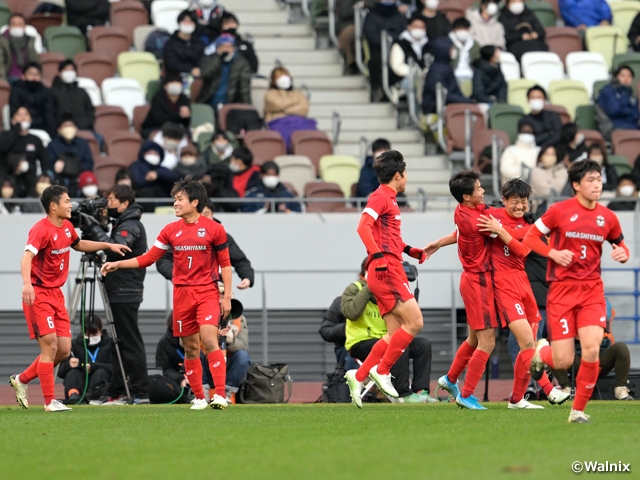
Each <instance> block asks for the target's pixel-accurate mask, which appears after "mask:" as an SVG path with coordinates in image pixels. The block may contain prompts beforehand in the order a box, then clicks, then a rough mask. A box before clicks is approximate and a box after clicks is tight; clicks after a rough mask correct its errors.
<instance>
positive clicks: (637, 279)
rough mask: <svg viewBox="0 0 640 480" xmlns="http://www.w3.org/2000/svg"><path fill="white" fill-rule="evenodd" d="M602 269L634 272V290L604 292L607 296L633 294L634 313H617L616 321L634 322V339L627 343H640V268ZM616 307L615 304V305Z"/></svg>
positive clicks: (605, 269) (604, 269)
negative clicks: (619, 314)
mask: <svg viewBox="0 0 640 480" xmlns="http://www.w3.org/2000/svg"><path fill="white" fill-rule="evenodd" d="M602 271H603V272H604V271H607V272H633V290H632V291H630V292H629V291H624V292H620V291H607V290H605V292H604V294H605V296H606V297H621V296H626V297H628V296H631V297H633V301H634V306H633V315H621V316H618V315H616V318H615V319H616V321H626V322H634V323H635V324H634V339H633V340H632V341H629V340H626V339H625V342H626V343H640V335H639V333H640V332H639V329H640V268H603V269H602ZM612 303H613V302H612ZM614 308H615V306H614Z"/></svg>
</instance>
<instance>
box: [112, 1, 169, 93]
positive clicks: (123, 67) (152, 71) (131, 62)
mask: <svg viewBox="0 0 640 480" xmlns="http://www.w3.org/2000/svg"><path fill="white" fill-rule="evenodd" d="M161 3H162V2H161ZM118 73H120V76H121V77H123V78H133V79H135V80H137V81H138V83H139V84H140V86H141V87H142V89H143V90H144V91H145V92H146V91H147V85H148V83H149V81H151V80H158V79H159V78H160V65H159V64H158V60H156V57H155V56H154V55H153V54H152V53H149V52H122V53H120V54H119V55H118Z"/></svg>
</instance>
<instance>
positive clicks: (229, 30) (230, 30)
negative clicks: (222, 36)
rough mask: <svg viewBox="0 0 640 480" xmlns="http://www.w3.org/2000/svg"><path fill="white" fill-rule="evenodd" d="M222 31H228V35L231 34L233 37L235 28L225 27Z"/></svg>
mask: <svg viewBox="0 0 640 480" xmlns="http://www.w3.org/2000/svg"><path fill="white" fill-rule="evenodd" d="M222 33H228V34H229V35H233V36H234V37H235V35H236V29H235V28H227V29H226V30H223V31H222Z"/></svg>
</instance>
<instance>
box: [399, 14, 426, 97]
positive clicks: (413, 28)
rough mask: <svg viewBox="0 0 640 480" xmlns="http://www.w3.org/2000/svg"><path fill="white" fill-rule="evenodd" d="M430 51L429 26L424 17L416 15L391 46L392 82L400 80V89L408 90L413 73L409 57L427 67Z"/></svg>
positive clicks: (422, 67) (421, 66) (422, 66)
mask: <svg viewBox="0 0 640 480" xmlns="http://www.w3.org/2000/svg"><path fill="white" fill-rule="evenodd" d="M428 53H429V40H428V39H427V27H426V26H425V23H424V19H423V18H422V17H420V16H417V15H414V16H413V17H411V18H410V19H409V23H408V25H407V29H406V30H405V31H404V32H402V33H401V34H400V36H399V37H398V40H396V41H395V42H394V43H393V45H392V46H391V52H390V53H389V69H390V72H389V73H390V78H389V80H390V82H391V83H392V84H397V83H398V82H400V90H401V91H403V92H406V91H407V90H408V89H409V82H411V81H413V79H412V78H410V77H409V74H410V73H411V70H410V67H409V59H411V60H413V61H414V62H415V63H416V65H418V67H420V70H424V68H425V66H426V65H425V56H426V55H427V54H428Z"/></svg>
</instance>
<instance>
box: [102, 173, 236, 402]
mask: <svg viewBox="0 0 640 480" xmlns="http://www.w3.org/2000/svg"><path fill="white" fill-rule="evenodd" d="M171 195H172V196H173V198H174V200H175V201H174V203H173V207H174V209H175V212H176V216H177V217H180V220H178V221H177V222H173V223H170V224H169V225H167V226H166V227H164V228H163V229H162V231H161V232H160V234H159V235H158V238H157V240H156V242H155V243H154V245H153V246H152V247H151V249H150V250H149V251H148V252H147V253H145V254H144V255H140V256H139V257H136V258H132V259H129V260H122V261H119V262H112V263H110V262H107V263H105V264H104V265H103V266H102V274H103V275H107V274H108V273H109V272H114V271H116V270H117V269H118V268H146V267H148V266H150V265H152V264H153V263H154V262H157V261H158V260H159V259H160V258H161V257H162V256H163V255H164V254H165V253H166V251H167V250H168V249H169V247H171V248H172V249H173V279H172V282H173V334H174V335H175V336H176V337H181V338H182V343H183V345H184V350H185V359H184V369H185V373H186V375H187V379H188V380H189V385H191V389H192V390H193V393H194V395H195V397H196V399H195V401H194V402H193V405H192V406H191V409H192V410H204V409H206V408H207V406H209V405H211V407H212V408H214V409H225V408H227V406H228V403H227V399H226V397H225V385H226V362H225V359H224V354H223V353H222V350H220V347H219V346H218V325H219V323H220V308H221V306H222V315H223V316H224V317H226V316H227V315H229V312H230V311H231V291H232V288H231V262H230V260H229V249H228V245H227V234H226V232H225V230H224V227H223V226H222V225H221V224H219V223H217V222H215V221H214V220H211V219H210V218H207V217H205V216H204V215H201V213H202V210H203V209H204V207H205V205H206V202H207V192H206V190H205V189H204V187H203V186H202V184H201V183H199V182H195V181H193V180H191V179H190V178H187V179H185V180H182V181H180V182H178V183H176V184H175V186H174V187H173V190H172V191H171ZM219 268H220V269H221V271H222V283H223V284H224V294H223V297H222V304H221V303H220V292H219V290H218V278H219V277H218V270H219ZM201 339H202V344H203V346H204V352H205V354H206V355H207V360H208V362H209V369H210V371H211V375H212V376H213V382H214V384H215V394H214V396H213V398H212V399H211V403H209V402H207V399H206V398H205V394H204V390H203V388H202V365H201V363H200V340H201Z"/></svg>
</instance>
